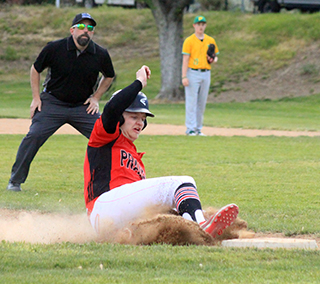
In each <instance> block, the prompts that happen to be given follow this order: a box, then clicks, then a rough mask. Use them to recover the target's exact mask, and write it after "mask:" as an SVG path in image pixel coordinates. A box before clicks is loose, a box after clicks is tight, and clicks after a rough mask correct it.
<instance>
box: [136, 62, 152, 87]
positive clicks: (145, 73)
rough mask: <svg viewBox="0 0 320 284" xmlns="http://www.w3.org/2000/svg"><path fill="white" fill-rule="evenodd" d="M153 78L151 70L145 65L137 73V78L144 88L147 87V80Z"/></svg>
mask: <svg viewBox="0 0 320 284" xmlns="http://www.w3.org/2000/svg"><path fill="white" fill-rule="evenodd" d="M150 77H151V70H150V68H149V67H148V66H146V65H143V66H142V67H141V68H140V69H139V70H138V71H137V73H136V78H137V80H139V81H140V82H141V84H142V87H143V88H144V87H145V86H146V85H147V80H148V79H150Z"/></svg>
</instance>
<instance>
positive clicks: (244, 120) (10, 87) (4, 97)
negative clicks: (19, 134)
mask: <svg viewBox="0 0 320 284" xmlns="http://www.w3.org/2000/svg"><path fill="white" fill-rule="evenodd" d="M0 93H1V105H0V118H29V116H30V113H29V106H30V103H31V90H30V85H29V82H28V81H21V82H19V83H16V82H14V83H9V82H4V83H2V84H0ZM146 93H147V91H146ZM105 103H106V100H103V101H101V103H100V110H101V111H102V110H103V107H104V104H105ZM319 104H320V95H319V94H318V95H312V96H309V97H298V98H285V99H281V100H274V101H253V102H247V103H235V102H233V103H215V104H211V103H208V104H207V107H206V112H205V117H204V125H205V126H211V127H229V128H230V127H236V128H252V129H278V130H308V131H319V130H320V122H319V111H318V108H319V107H318V106H319ZM150 109H151V111H152V112H154V113H155V115H156V117H155V118H152V119H150V120H149V122H150V123H156V124H176V125H183V124H184V122H185V106H184V104H178V103H172V104H155V103H153V102H152V101H151V104H150Z"/></svg>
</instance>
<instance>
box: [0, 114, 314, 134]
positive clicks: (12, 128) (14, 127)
mask: <svg viewBox="0 0 320 284" xmlns="http://www.w3.org/2000/svg"><path fill="white" fill-rule="evenodd" d="M30 124H31V120H30V119H20V118H18V119H7V118H3V119H0V134H27V132H28V129H29V126H30ZM185 130H186V128H185V126H184V125H171V124H149V123H148V127H147V128H146V129H145V130H144V131H143V132H142V134H143V135H185ZM202 132H203V133H204V134H206V135H207V136H214V135H217V136H247V137H256V136H288V137H298V136H309V137H314V136H320V131H282V130H262V129H242V128H218V127H206V126H205V127H203V128H202ZM56 134H77V135H78V134H79V132H78V131H77V130H75V129H74V128H73V127H72V126H70V125H69V124H65V125H64V126H62V127H61V128H60V129H59V130H58V131H57V132H56Z"/></svg>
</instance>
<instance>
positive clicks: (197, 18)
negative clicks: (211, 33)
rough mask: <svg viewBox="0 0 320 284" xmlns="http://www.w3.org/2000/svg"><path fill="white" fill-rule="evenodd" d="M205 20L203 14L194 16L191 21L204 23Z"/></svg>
mask: <svg viewBox="0 0 320 284" xmlns="http://www.w3.org/2000/svg"><path fill="white" fill-rule="evenodd" d="M206 22H207V20H206V18H205V17H204V16H197V17H195V18H194V21H193V23H194V24H196V23H206Z"/></svg>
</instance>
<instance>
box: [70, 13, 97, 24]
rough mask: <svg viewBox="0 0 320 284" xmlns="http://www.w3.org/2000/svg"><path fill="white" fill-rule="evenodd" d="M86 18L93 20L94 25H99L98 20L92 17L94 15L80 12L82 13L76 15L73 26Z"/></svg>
mask: <svg viewBox="0 0 320 284" xmlns="http://www.w3.org/2000/svg"><path fill="white" fill-rule="evenodd" d="M85 19H88V20H90V21H91V22H92V25H93V26H96V25H97V23H96V21H95V20H94V19H93V18H92V16H91V15H90V14H88V13H80V14H78V15H76V16H75V17H74V19H73V21H72V26H74V25H76V24H78V23H80V22H81V21H82V20H85Z"/></svg>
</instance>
